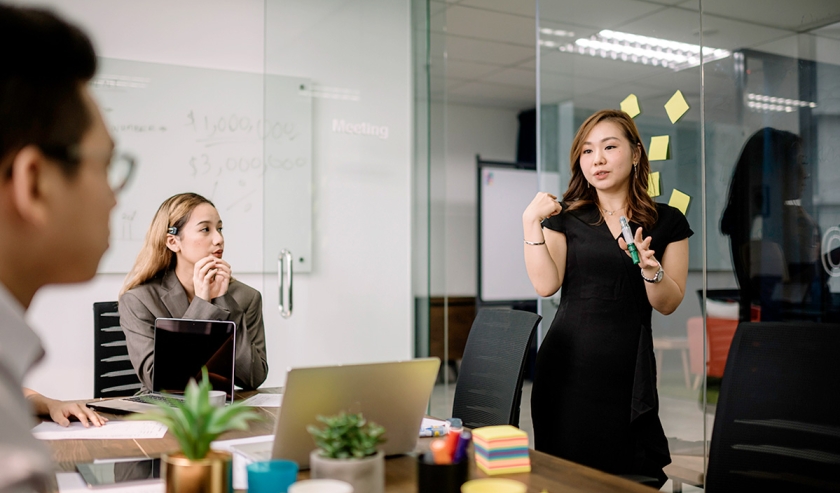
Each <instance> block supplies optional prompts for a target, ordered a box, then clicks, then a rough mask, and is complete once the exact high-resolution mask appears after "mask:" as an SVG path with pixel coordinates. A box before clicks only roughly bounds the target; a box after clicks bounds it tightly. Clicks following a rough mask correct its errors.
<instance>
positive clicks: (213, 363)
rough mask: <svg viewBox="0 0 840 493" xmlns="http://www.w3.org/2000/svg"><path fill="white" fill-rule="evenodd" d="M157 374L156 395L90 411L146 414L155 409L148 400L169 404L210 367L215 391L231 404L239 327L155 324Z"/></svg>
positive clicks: (96, 406)
mask: <svg viewBox="0 0 840 493" xmlns="http://www.w3.org/2000/svg"><path fill="white" fill-rule="evenodd" d="M154 355H155V371H154V375H153V377H152V387H153V388H152V393H151V394H146V395H143V396H135V397H123V398H119V399H109V400H103V401H93V402H89V403H88V404H87V406H88V407H90V408H92V409H96V410H97V411H103V412H108V413H131V412H135V413H136V412H144V411H148V410H150V409H154V407H155V406H154V404H150V403H148V402H147V400H149V399H152V400H158V401H165V400H166V398H167V397H175V398H178V396H179V395H181V394H183V393H184V390H185V389H186V387H187V384H188V383H189V381H190V379H191V378H195V379H196V381H199V380H201V367H203V366H206V367H207V371H208V373H209V375H210V382H211V384H212V385H213V389H214V390H223V391H224V392H225V394H226V395H227V399H226V400H227V402H231V401H232V399H233V392H234V383H233V382H234V380H233V368H234V362H235V355H236V324H235V323H234V322H230V321H226V320H188V319H179V318H158V319H157V320H155V349H154Z"/></svg>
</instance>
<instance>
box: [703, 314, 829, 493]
mask: <svg viewBox="0 0 840 493" xmlns="http://www.w3.org/2000/svg"><path fill="white" fill-rule="evenodd" d="M838 348H840V325H838V324H817V323H808V322H798V323H782V322H762V323H741V324H740V325H739V326H738V330H737V332H736V333H735V338H734V339H733V341H732V345H731V349H730V353H729V358H728V360H727V362H726V371H725V375H724V377H723V380H722V382H721V390H720V398H719V400H718V404H717V410H716V412H715V425H714V430H713V432H712V442H711V448H710V451H709V468H708V473H707V474H706V491H708V492H709V493H717V492H722V491H837V490H838V489H840V411H838V410H840V378H838V370H840V365H838V363H837V353H838Z"/></svg>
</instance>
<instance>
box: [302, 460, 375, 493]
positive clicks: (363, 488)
mask: <svg viewBox="0 0 840 493" xmlns="http://www.w3.org/2000/svg"><path fill="white" fill-rule="evenodd" d="M309 468H310V470H311V472H310V477H312V478H313V479H338V480H340V481H345V482H347V483H350V484H351V485H353V491H354V492H355V493H384V492H385V454H384V453H383V452H382V451H381V450H380V451H378V452H377V453H376V455H371V456H370V457H365V458H364V459H330V458H328V457H323V456H321V450H320V449H315V450H313V451H312V453H311V454H309Z"/></svg>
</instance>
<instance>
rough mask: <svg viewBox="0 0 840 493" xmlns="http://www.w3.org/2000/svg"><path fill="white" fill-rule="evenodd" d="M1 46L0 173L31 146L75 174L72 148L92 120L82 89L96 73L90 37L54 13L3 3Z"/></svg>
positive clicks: (0, 22) (0, 18)
mask: <svg viewBox="0 0 840 493" xmlns="http://www.w3.org/2000/svg"><path fill="white" fill-rule="evenodd" d="M0 46H2V54H0V170H2V174H0V176H6V177H8V176H10V173H11V166H10V162H11V161H12V159H13V157H14V155H15V154H17V152H18V151H20V150H21V149H22V148H24V147H25V146H27V145H36V146H38V147H39V148H41V150H42V151H43V152H44V153H45V154H47V155H50V156H53V157H58V158H60V159H59V162H60V163H61V165H62V167H63V170H64V171H65V173H66V174H67V175H68V176H72V175H74V174H75V172H76V170H77V168H78V164H79V160H78V158H77V157H67V154H68V152H69V154H70V155H71V156H72V154H73V153H74V151H68V149H72V148H73V147H74V146H75V145H77V144H78V143H79V142H80V141H81V139H82V136H83V135H84V134H85V132H86V131H87V130H88V129H89V128H90V125H91V122H92V115H91V114H90V113H89V111H88V109H87V107H86V106H85V103H84V100H83V99H82V94H81V91H80V86H81V85H82V84H84V83H87V82H88V81H89V80H90V79H91V78H92V77H93V75H94V73H96V54H95V53H94V50H93V46H92V44H91V42H90V39H88V37H87V35H85V34H84V33H83V32H82V31H81V30H80V29H79V28H77V27H75V26H73V25H70V24H69V23H67V22H65V21H64V20H62V19H60V18H58V17H57V16H56V15H55V14H53V13H51V12H49V11H46V10H39V9H31V8H19V7H10V6H7V5H0ZM62 154H63V155H62ZM7 167H8V169H4V168H7Z"/></svg>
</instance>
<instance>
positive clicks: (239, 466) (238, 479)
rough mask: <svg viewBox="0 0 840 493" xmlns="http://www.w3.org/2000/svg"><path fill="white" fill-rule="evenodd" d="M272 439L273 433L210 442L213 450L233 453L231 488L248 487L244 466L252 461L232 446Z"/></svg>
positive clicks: (240, 488) (244, 488)
mask: <svg viewBox="0 0 840 493" xmlns="http://www.w3.org/2000/svg"><path fill="white" fill-rule="evenodd" d="M267 395H271V394H267ZM274 395H279V394H274ZM272 440H274V435H259V436H255V437H248V438H237V439H234V440H216V441H215V442H213V443H211V444H210V448H212V449H213V450H224V451H226V452H231V453H232V454H233V489H235V490H247V489H248V470H247V469H245V468H246V467H247V466H248V464H250V463H251V462H253V461H252V460H251V459H249V458H248V457H246V456H244V455H242V454H241V453H240V452H239V451H237V450H236V449H234V448H233V446H234V445H244V444H246V443H260V442H270V441H272Z"/></svg>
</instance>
